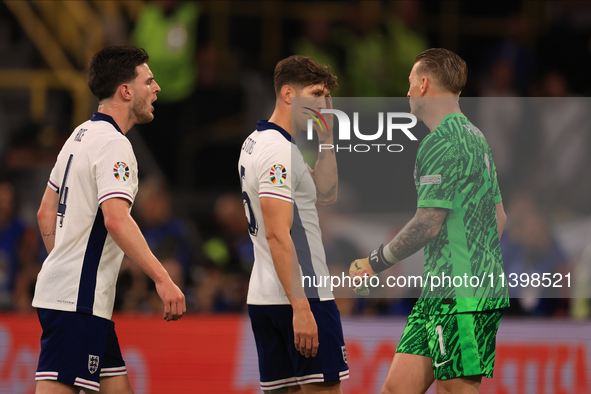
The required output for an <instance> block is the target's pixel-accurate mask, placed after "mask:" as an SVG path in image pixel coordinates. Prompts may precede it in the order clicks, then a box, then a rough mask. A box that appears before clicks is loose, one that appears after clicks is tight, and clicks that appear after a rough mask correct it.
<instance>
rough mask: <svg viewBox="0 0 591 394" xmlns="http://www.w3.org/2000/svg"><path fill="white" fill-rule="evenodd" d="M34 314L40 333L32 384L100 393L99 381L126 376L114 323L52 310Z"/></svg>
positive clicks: (75, 313) (39, 310) (86, 315)
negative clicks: (43, 382)
mask: <svg viewBox="0 0 591 394" xmlns="http://www.w3.org/2000/svg"><path fill="white" fill-rule="evenodd" d="M37 314H38V315H39V322H40V323H41V328H42V329H43V333H42V334H41V354H40V355H39V365H38V367H37V373H36V374H35V380H57V381H59V382H62V383H67V384H71V385H74V386H78V387H80V388H82V389H87V390H94V391H99V388H100V379H101V378H106V377H110V376H116V375H125V374H127V369H126V368H125V362H124V361H123V357H122V356H121V349H120V348H119V340H118V339H117V334H115V323H114V322H112V321H111V320H107V319H103V318H101V317H97V316H93V315H89V314H86V313H78V312H64V311H56V310H52V309H41V308H40V309H37Z"/></svg>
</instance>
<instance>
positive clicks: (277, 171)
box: [269, 164, 287, 185]
mask: <svg viewBox="0 0 591 394" xmlns="http://www.w3.org/2000/svg"><path fill="white" fill-rule="evenodd" d="M269 177H270V178H271V182H273V184H274V185H283V184H284V183H285V181H286V180H287V170H286V169H285V167H283V166H282V165H281V164H275V165H274V166H272V167H271V172H270V173H269Z"/></svg>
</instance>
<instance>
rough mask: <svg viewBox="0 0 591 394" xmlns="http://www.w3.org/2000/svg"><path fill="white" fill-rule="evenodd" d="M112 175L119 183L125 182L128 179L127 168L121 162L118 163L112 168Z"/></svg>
mask: <svg viewBox="0 0 591 394" xmlns="http://www.w3.org/2000/svg"><path fill="white" fill-rule="evenodd" d="M113 175H115V178H117V180H118V181H119V182H125V181H127V180H128V179H129V166H128V165H127V164H125V162H123V161H118V162H117V163H115V165H114V166H113Z"/></svg>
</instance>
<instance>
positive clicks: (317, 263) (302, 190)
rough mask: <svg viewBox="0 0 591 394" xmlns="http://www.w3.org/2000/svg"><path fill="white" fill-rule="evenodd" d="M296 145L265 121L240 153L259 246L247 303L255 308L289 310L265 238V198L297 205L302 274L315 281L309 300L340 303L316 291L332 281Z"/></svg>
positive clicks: (295, 235)
mask: <svg viewBox="0 0 591 394" xmlns="http://www.w3.org/2000/svg"><path fill="white" fill-rule="evenodd" d="M291 141H292V139H291V136H290V134H289V133H288V132H287V131H285V130H284V129H283V128H281V127H279V126H277V125H276V124H274V123H271V122H266V121H260V122H258V125H257V130H256V131H255V132H253V133H252V134H251V135H250V136H249V137H248V138H247V139H246V141H244V144H243V145H242V151H241V152H240V160H239V162H238V171H239V174H240V183H241V185H242V198H243V203H244V209H245V210H246V219H247V221H248V230H249V232H250V238H251V239H252V243H253V244H254V266H253V268H252V274H251V276H250V284H249V288H248V297H247V303H248V304H250V305H281V304H289V300H288V298H287V296H286V294H285V291H284V290H283V287H282V286H281V282H280V281H279V278H278V277H277V273H276V271H275V267H274V265H273V259H272V258H271V251H270V249H269V243H268V242H267V238H266V234H265V223H264V221H263V214H262V212H261V202H260V199H261V198H265V197H269V198H278V199H280V200H284V201H288V202H291V203H293V218H292V219H293V220H292V227H291V238H292V240H293V244H294V246H295V249H296V252H297V256H298V262H299V265H300V272H301V274H302V275H304V277H306V276H307V277H310V278H313V279H312V280H307V279H305V280H304V283H305V286H304V290H305V292H306V295H307V297H308V298H309V299H310V300H313V299H314V300H316V299H320V300H321V301H325V300H332V299H334V296H333V294H332V292H331V291H330V287H326V286H320V287H317V286H315V285H314V283H316V284H319V283H321V282H320V280H321V278H325V277H328V275H329V273H328V267H327V266H326V255H325V253H324V247H323V245H322V235H321V232H320V226H319V224H318V212H317V211H316V186H315V185H314V180H313V179H312V176H311V175H310V172H309V171H308V166H307V165H306V163H305V162H304V159H303V157H302V154H301V153H300V151H299V149H298V148H297V146H296V145H295V143H292V142H291ZM314 276H316V278H314ZM322 280H324V279H322ZM329 283H330V282H329ZM309 284H311V285H309ZM329 286H330V285H329Z"/></svg>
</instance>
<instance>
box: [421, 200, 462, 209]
mask: <svg viewBox="0 0 591 394" xmlns="http://www.w3.org/2000/svg"><path fill="white" fill-rule="evenodd" d="M453 206H454V204H453V202H451V201H445V200H419V202H418V203H417V207H418V208H446V209H452V208H453Z"/></svg>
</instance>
